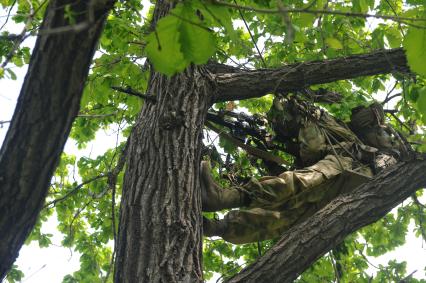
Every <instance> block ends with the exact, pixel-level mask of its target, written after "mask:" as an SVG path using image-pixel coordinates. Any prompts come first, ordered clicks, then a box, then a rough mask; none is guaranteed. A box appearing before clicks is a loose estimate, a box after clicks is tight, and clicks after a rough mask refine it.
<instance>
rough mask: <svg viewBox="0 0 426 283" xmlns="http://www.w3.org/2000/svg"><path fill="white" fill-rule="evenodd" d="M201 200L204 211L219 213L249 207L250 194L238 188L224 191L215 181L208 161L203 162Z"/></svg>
mask: <svg viewBox="0 0 426 283" xmlns="http://www.w3.org/2000/svg"><path fill="white" fill-rule="evenodd" d="M201 198H202V206H203V207H202V210H203V211H219V210H222V209H230V208H236V207H242V206H247V205H248V204H249V202H250V198H249V196H248V194H246V193H245V192H244V191H243V190H241V189H239V188H237V187H231V188H229V189H224V188H222V187H220V186H219V185H218V184H216V182H215V181H214V180H213V178H212V175H211V168H210V165H209V162H208V161H202V162H201Z"/></svg>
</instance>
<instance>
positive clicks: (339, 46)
mask: <svg viewBox="0 0 426 283" xmlns="http://www.w3.org/2000/svg"><path fill="white" fill-rule="evenodd" d="M325 42H326V43H327V45H328V46H330V47H331V48H333V49H342V48H343V45H342V43H341V42H340V41H339V40H338V39H336V38H334V37H328V38H326V39H325Z"/></svg>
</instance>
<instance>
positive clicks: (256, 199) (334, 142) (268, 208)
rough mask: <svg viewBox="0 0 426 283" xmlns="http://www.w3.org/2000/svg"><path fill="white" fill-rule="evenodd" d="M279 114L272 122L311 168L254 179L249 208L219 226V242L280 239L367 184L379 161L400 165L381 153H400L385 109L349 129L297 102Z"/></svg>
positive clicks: (356, 119) (355, 117) (356, 117)
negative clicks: (296, 145)
mask: <svg viewBox="0 0 426 283" xmlns="http://www.w3.org/2000/svg"><path fill="white" fill-rule="evenodd" d="M274 108H276V109H278V110H280V111H278V112H275V113H273V114H274V116H272V119H273V121H275V122H273V123H275V127H274V130H275V131H276V132H277V134H278V135H281V136H282V137H285V138H292V137H297V140H298V142H299V145H300V150H299V154H300V159H301V160H302V163H303V164H304V165H305V166H307V167H305V168H303V169H300V170H295V171H287V172H284V173H282V174H281V175H279V176H266V177H262V178H260V179H257V180H256V179H255V178H252V180H251V181H250V182H249V183H247V184H246V185H245V186H244V187H243V191H245V192H247V194H248V195H249V196H250V199H251V202H250V204H249V206H248V207H246V208H245V209H239V210H233V211H230V212H229V213H228V214H226V215H225V218H224V219H223V220H220V222H221V227H222V228H221V231H220V235H219V236H221V237H222V238H223V239H225V240H226V241H229V242H231V243H234V244H242V243H249V242H255V241H261V240H266V239H272V238H275V237H278V236H280V235H281V234H282V233H283V232H284V231H286V230H288V229H289V228H290V227H291V226H293V225H294V224H296V223H298V222H301V221H303V220H304V219H306V218H307V217H309V216H311V215H313V214H314V213H315V212H316V211H318V210H319V209H321V208H322V207H324V206H325V205H326V204H327V203H329V202H330V201H331V200H332V199H334V198H335V197H336V196H338V195H339V194H341V193H343V192H349V191H351V190H353V189H354V188H356V187H357V186H359V185H361V184H363V183H365V182H367V181H368V180H369V179H370V178H371V177H372V176H373V171H372V169H371V168H370V166H371V165H372V164H374V162H375V161H377V162H378V163H380V164H383V168H385V167H386V166H390V165H392V164H395V163H396V159H395V158H393V157H392V156H391V155H389V154H383V153H381V152H379V150H381V151H384V150H387V151H386V152H389V150H393V149H396V150H395V151H398V149H399V147H400V144H399V143H398V142H396V141H395V138H394V137H392V136H391V134H390V133H389V131H388V130H387V129H389V128H386V126H385V125H384V113H383V109H382V108H381V105H380V104H377V103H374V104H372V105H371V106H369V107H358V108H356V109H354V110H353V112H352V117H351V122H350V123H349V127H348V126H347V125H346V124H345V123H343V122H341V121H338V120H336V119H334V118H333V117H332V116H331V115H329V114H328V113H326V112H324V111H322V110H320V109H319V108H317V107H315V106H313V105H312V104H309V103H307V102H303V101H298V100H297V99H286V98H281V99H280V100H274ZM354 132H355V133H357V134H355V133H354ZM312 164H313V165H312ZM308 165H311V166H308ZM371 167H374V166H371ZM376 171H377V170H376ZM223 227H225V228H224V229H223Z"/></svg>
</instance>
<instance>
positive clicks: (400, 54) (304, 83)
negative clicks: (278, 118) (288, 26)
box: [212, 49, 408, 102]
mask: <svg viewBox="0 0 426 283" xmlns="http://www.w3.org/2000/svg"><path fill="white" fill-rule="evenodd" d="M212 69H213V70H219V71H220V70H224V68H218V67H215V66H213V67H212ZM398 71H399V72H401V71H402V72H407V71H408V67H407V60H406V57H405V54H404V51H403V50H402V49H391V50H379V51H375V52H372V53H368V54H361V55H353V56H348V57H344V58H337V59H331V60H323V61H313V62H302V63H297V64H291V65H287V66H283V67H280V68H276V69H263V70H262V69H261V70H253V71H239V72H234V71H231V72H230V73H222V74H220V73H218V74H217V77H216V79H217V83H218V93H219V94H220V95H219V96H218V97H217V99H216V102H220V101H229V100H241V99H247V98H253V97H260V96H263V95H266V94H268V93H286V92H290V91H295V90H301V89H304V88H306V87H308V86H310V85H315V84H323V83H329V82H334V81H338V80H344V79H353V78H356V77H361V76H371V75H377V74H386V73H391V72H398Z"/></svg>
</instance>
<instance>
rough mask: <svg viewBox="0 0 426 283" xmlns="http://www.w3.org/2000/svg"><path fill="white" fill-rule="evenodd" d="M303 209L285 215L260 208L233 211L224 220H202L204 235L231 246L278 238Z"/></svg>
mask: <svg viewBox="0 0 426 283" xmlns="http://www.w3.org/2000/svg"><path fill="white" fill-rule="evenodd" d="M305 209H306V208H305V207H303V208H299V209H295V210H292V211H287V212H286V213H285V214H283V213H280V212H277V211H270V210H265V209H261V208H253V209H250V210H233V211H230V212H229V213H228V214H226V215H225V218H224V219H221V220H214V219H206V218H203V230H204V235H205V236H207V237H212V236H219V237H221V238H223V239H224V240H225V241H228V242H231V243H233V244H246V243H251V242H256V241H263V240H268V239H272V238H276V237H279V236H280V235H281V234H282V233H283V232H284V231H285V230H287V229H288V228H289V227H290V226H291V225H293V224H294V223H295V222H296V221H297V220H298V218H299V217H300V216H301V215H302V214H303V213H304V211H305Z"/></svg>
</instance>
